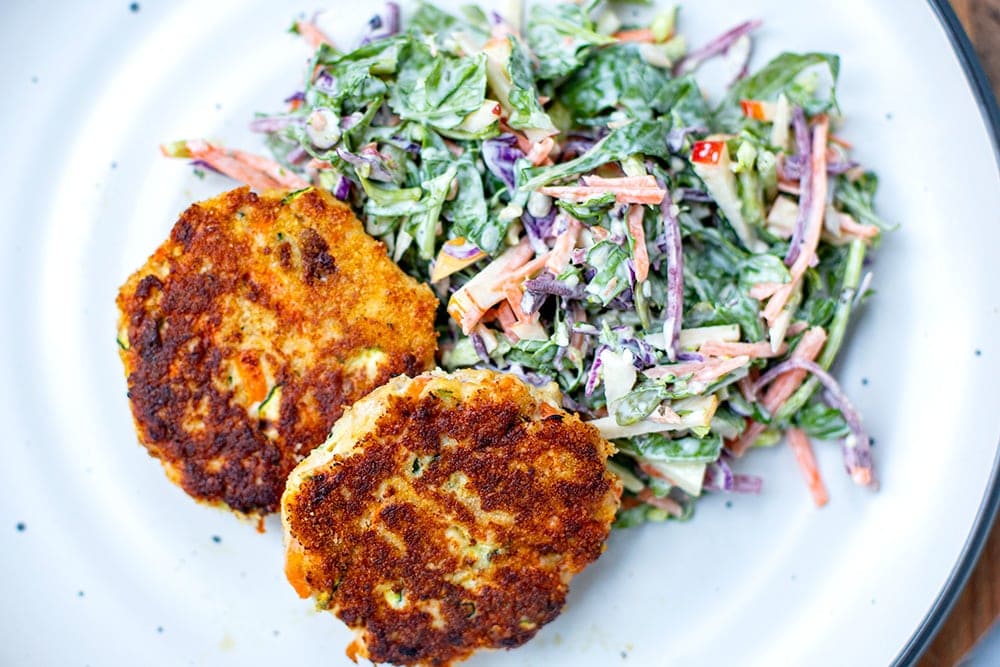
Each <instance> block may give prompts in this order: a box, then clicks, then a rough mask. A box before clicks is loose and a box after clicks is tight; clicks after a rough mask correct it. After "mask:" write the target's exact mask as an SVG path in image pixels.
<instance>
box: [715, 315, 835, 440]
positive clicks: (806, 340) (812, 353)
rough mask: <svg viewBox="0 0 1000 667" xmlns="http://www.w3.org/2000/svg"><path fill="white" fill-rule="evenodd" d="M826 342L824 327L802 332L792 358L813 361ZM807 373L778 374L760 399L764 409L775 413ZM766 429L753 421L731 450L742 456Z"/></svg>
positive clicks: (793, 371)
mask: <svg viewBox="0 0 1000 667" xmlns="http://www.w3.org/2000/svg"><path fill="white" fill-rule="evenodd" d="M825 343H826V331H825V330H824V329H823V328H822V327H813V328H811V329H809V330H808V331H806V332H805V333H804V334H802V338H801V339H799V344H798V345H796V346H795V349H794V350H792V358H794V359H806V360H808V361H813V360H814V359H816V357H817V356H819V352H820V350H822V349H823V345H824V344H825ZM806 374H807V373H806V371H804V370H802V369H798V368H796V369H793V370H790V371H788V372H786V373H782V374H781V375H780V376H778V378H776V379H775V381H774V382H772V383H771V384H770V385H769V386H768V388H767V391H766V392H765V394H764V397H763V398H762V399H761V401H760V403H761V405H763V406H764V409H765V410H767V411H768V412H769V413H770V414H772V415H773V414H774V413H775V412H776V411H777V410H778V408H780V407H781V406H782V405H784V404H785V401H787V400H788V399H789V398H790V397H791V395H792V394H794V393H795V390H796V389H798V388H799V386H801V384H802V382H803V381H805V379H806ZM766 429H767V427H766V426H764V425H763V424H760V423H758V422H752V423H751V424H750V425H749V426H748V427H747V429H746V431H744V432H743V435H741V436H740V437H739V439H737V440H735V441H734V442H732V443H730V445H729V449H730V451H731V452H732V453H733V454H734V455H735V456H742V455H743V454H744V453H745V452H746V450H747V449H749V448H750V446H751V445H753V443H754V441H755V440H756V439H757V438H758V437H760V434H761V433H763V432H764V431H765V430H766Z"/></svg>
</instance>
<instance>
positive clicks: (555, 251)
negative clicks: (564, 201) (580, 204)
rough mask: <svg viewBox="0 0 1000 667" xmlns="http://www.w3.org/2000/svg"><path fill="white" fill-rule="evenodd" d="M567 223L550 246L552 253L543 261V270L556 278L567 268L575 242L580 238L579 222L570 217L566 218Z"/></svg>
mask: <svg viewBox="0 0 1000 667" xmlns="http://www.w3.org/2000/svg"><path fill="white" fill-rule="evenodd" d="M567 218H568V222H567V226H566V230H565V231H564V232H562V233H561V234H559V236H557V237H556V242H555V243H554V244H553V245H552V252H551V253H549V257H548V259H547V260H546V261H545V268H547V269H548V270H549V271H551V272H552V273H554V274H556V275H557V276H558V275H559V274H560V273H562V272H563V271H565V270H566V267H567V266H569V260H570V256H571V255H572V254H573V249H574V248H576V243H577V240H578V238H579V236H580V227H581V225H580V221H579V220H577V219H576V218H574V217H572V216H567Z"/></svg>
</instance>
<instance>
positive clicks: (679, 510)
mask: <svg viewBox="0 0 1000 667" xmlns="http://www.w3.org/2000/svg"><path fill="white" fill-rule="evenodd" d="M636 496H637V497H638V498H639V500H641V501H642V502H644V503H646V504H647V505H652V506H653V507H656V508H658V509H661V510H665V511H666V512H668V513H669V514H670V515H671V516H675V517H682V516H684V508H683V507H681V504H680V503H679V502H677V501H676V500H674V499H673V498H668V497H666V496H664V497H662V498H661V497H659V496H657V495H656V494H654V493H653V492H652V491H650V490H649V488H648V487H647V488H645V489H643V490H642V491H640V492H639V493H637V494H636Z"/></svg>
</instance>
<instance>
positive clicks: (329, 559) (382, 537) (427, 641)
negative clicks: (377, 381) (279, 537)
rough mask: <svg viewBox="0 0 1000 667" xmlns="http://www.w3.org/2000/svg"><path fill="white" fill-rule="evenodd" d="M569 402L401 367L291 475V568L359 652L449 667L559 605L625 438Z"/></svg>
mask: <svg viewBox="0 0 1000 667" xmlns="http://www.w3.org/2000/svg"><path fill="white" fill-rule="evenodd" d="M560 401H561V396H560V394H559V391H558V389H557V388H556V387H555V385H549V386H548V387H546V388H543V389H538V388H535V387H532V386H529V385H527V384H525V383H524V382H522V381H521V380H519V379H518V378H516V377H514V376H512V375H507V374H501V373H494V372H491V371H473V370H465V371H458V372H456V373H454V374H452V375H446V374H444V373H442V372H440V371H434V372H432V373H425V374H423V375H420V376H417V377H416V378H406V377H398V378H395V379H393V380H392V381H390V382H389V384H387V385H386V386H383V387H381V388H379V389H377V390H375V391H374V392H373V393H372V394H370V395H369V396H367V397H365V398H363V399H361V400H360V401H359V402H357V403H355V404H354V406H352V407H351V408H349V409H348V410H347V411H346V412H345V413H344V416H343V417H341V419H340V420H339V421H338V422H337V424H336V425H335V426H334V428H333V431H332V432H331V434H330V438H329V439H328V440H327V441H326V443H325V444H323V445H322V446H320V447H317V448H316V450H314V451H313V453H312V454H310V455H309V457H308V458H306V460H304V461H303V462H302V463H300V464H299V465H298V466H297V467H296V469H295V470H294V471H292V474H291V475H290V476H289V479H288V488H287V490H286V491H285V495H284V497H283V498H282V523H283V526H284V530H285V544H286V574H287V575H288V578H289V581H290V582H291V583H292V585H293V586H294V587H295V589H296V590H297V591H298V593H299V594H300V595H301V596H303V597H306V596H309V595H312V596H314V597H315V599H316V601H317V605H318V606H319V607H321V608H325V609H329V610H330V611H332V612H334V613H335V614H336V615H337V616H338V617H340V618H341V620H343V621H344V622H345V623H346V624H347V625H348V626H349V627H350V628H351V629H353V630H354V631H355V632H356V633H357V638H356V639H355V641H354V642H353V643H352V644H351V646H350V647H349V648H348V655H350V656H351V657H352V658H353V657H357V656H360V657H366V658H369V659H371V660H373V661H375V662H391V663H396V664H404V665H448V664H451V663H452V662H453V661H455V660H461V659H464V658H466V657H468V656H469V655H470V654H471V653H472V652H473V651H475V650H476V649H479V648H513V647H515V646H519V645H521V644H523V643H524V642H526V641H527V640H528V639H530V638H531V637H532V636H533V635H534V634H535V633H536V632H537V631H538V629H539V628H540V627H541V626H542V625H544V624H545V623H548V622H549V621H551V620H552V619H554V618H555V617H556V616H557V615H558V614H559V612H560V611H561V609H562V607H563V604H564V602H565V599H566V593H567V591H568V586H569V582H570V579H571V578H572V577H573V575H575V574H576V573H577V572H579V571H580V570H582V569H583V568H584V567H585V566H586V565H587V564H589V563H590V562H592V561H593V560H595V559H596V558H597V557H598V556H599V555H600V554H601V553H602V551H603V549H604V543H605V539H606V538H607V536H608V532H609V529H610V525H611V522H612V520H613V519H614V516H615V512H616V510H617V508H618V504H619V497H620V495H621V486H620V482H619V481H618V479H617V477H615V476H614V475H613V474H612V473H610V472H609V471H608V470H607V469H606V465H605V463H606V460H607V458H608V456H609V455H610V454H611V453H612V450H613V447H612V445H611V444H610V443H608V442H607V441H606V440H604V439H602V438H601V436H600V434H599V433H598V432H597V430H596V429H594V428H593V427H591V426H589V425H587V424H584V423H583V422H582V421H580V419H579V418H578V417H576V416H575V415H570V414H568V413H566V412H564V411H563V410H561V409H560V408H559V407H558V406H559V405H560Z"/></svg>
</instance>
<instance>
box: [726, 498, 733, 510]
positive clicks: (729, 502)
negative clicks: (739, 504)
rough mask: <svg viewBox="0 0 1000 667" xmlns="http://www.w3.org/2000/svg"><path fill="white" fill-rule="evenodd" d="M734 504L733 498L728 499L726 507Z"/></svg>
mask: <svg viewBox="0 0 1000 667" xmlns="http://www.w3.org/2000/svg"><path fill="white" fill-rule="evenodd" d="M732 506H733V501H732V500H727V501H726V509H729V508H730V507H732Z"/></svg>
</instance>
